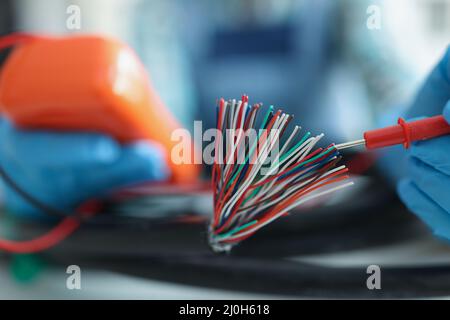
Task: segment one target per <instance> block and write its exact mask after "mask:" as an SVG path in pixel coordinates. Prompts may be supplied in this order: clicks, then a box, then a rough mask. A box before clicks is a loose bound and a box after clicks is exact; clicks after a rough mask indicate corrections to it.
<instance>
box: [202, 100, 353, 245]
mask: <svg viewBox="0 0 450 320" xmlns="http://www.w3.org/2000/svg"><path fill="white" fill-rule="evenodd" d="M260 107H261V104H254V105H252V106H251V105H250V104H249V103H248V97H247V96H245V95H244V96H243V97H242V99H241V100H239V101H236V100H228V101H225V100H224V99H220V101H219V104H218V106H217V129H218V137H217V139H216V149H215V162H214V166H213V173H212V183H213V194H214V214H213V217H212V219H211V222H210V225H209V230H208V231H209V232H208V240H209V244H210V246H211V248H212V249H213V250H214V251H215V252H229V251H230V250H231V249H232V248H233V247H234V246H235V245H237V244H239V243H240V242H241V241H243V240H245V239H247V238H248V237H250V236H251V235H253V234H254V233H255V232H257V231H258V230H260V229H261V228H263V227H264V226H266V225H268V224H270V223H271V222H273V221H275V220H277V219H278V218H280V217H282V216H285V215H287V214H288V212H289V211H290V210H292V209H293V208H295V207H297V206H299V205H302V204H303V203H305V202H307V201H310V200H312V199H315V198H318V197H321V196H324V195H326V194H330V193H332V192H334V191H337V190H339V189H342V188H345V187H347V186H350V185H352V184H353V183H352V182H349V181H348V180H347V179H348V178H349V177H348V175H347V174H346V173H347V171H348V169H347V168H346V167H345V166H344V165H340V166H339V165H338V163H339V161H340V159H341V156H340V154H339V150H338V149H337V148H336V146H335V145H334V144H331V145H329V146H327V147H326V148H316V145H317V144H318V142H319V141H320V140H321V139H322V138H323V136H324V134H319V135H317V136H312V135H311V133H310V132H306V133H304V134H303V135H302V134H299V133H300V131H301V129H300V127H299V126H294V128H293V129H291V130H292V131H291V132H290V133H289V134H287V133H286V132H287V131H288V125H289V123H290V122H291V120H292V118H293V116H292V115H289V114H286V113H283V112H282V111H281V110H277V111H274V107H273V106H270V107H269V109H268V110H267V111H265V112H264V113H263V117H262V118H261V119H258V112H259V111H260ZM252 138H253V139H252Z"/></svg>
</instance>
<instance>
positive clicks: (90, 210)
mask: <svg viewBox="0 0 450 320" xmlns="http://www.w3.org/2000/svg"><path fill="white" fill-rule="evenodd" d="M99 209H100V203H99V202H97V201H89V202H86V203H85V204H83V205H81V206H80V207H79V209H78V210H76V212H77V216H76V217H73V216H71V217H67V218H64V219H63V220H62V221H61V222H59V223H58V224H57V225H56V226H55V227H54V228H53V229H51V230H50V231H48V232H47V233H45V234H44V235H42V236H39V237H37V238H34V239H32V240H25V241H12V240H7V239H1V238H0V250H4V251H8V252H10V253H22V254H23V253H36V252H40V251H44V250H47V249H50V248H51V247H54V246H55V245H57V244H58V243H60V242H61V241H63V240H65V239H66V238H67V237H68V236H70V235H71V234H72V233H73V232H74V231H75V230H77V229H78V228H79V227H80V225H81V220H80V219H78V218H81V219H82V218H88V217H91V216H92V215H94V214H95V213H97V212H99Z"/></svg>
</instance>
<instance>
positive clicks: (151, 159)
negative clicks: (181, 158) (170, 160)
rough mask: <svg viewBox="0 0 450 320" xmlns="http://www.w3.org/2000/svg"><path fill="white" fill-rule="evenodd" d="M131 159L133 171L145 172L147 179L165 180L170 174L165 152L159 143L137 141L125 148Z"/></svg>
mask: <svg viewBox="0 0 450 320" xmlns="http://www.w3.org/2000/svg"><path fill="white" fill-rule="evenodd" d="M125 152H126V153H128V156H129V157H130V158H133V159H135V161H133V164H134V167H135V171H136V172H142V174H146V175H147V178H148V179H149V180H165V179H167V178H168V177H169V176H170V170H169V167H168V165H167V153H166V151H165V150H164V148H162V147H161V146H160V145H158V144H156V143H153V142H148V141H138V142H135V143H134V144H132V145H130V146H128V147H127V148H126V150H125Z"/></svg>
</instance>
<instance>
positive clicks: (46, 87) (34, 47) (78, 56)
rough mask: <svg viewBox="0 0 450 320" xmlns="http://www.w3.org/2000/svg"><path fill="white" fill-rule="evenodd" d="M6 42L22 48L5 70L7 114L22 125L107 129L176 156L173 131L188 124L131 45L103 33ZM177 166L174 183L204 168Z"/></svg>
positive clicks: (1, 91) (1, 96)
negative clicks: (171, 108) (175, 112)
mask: <svg viewBox="0 0 450 320" xmlns="http://www.w3.org/2000/svg"><path fill="white" fill-rule="evenodd" d="M8 37H9V38H8ZM0 39H1V40H0V42H1V41H2V40H3V44H5V43H8V42H10V43H11V44H15V45H16V46H15V48H14V50H13V52H12V53H11V54H10V56H9V57H8V59H7V60H6V62H5V63H4V65H3V67H2V69H1V74H0V107H1V112H2V113H3V114H5V115H6V116H7V117H8V118H10V119H12V121H13V122H14V123H15V124H16V125H18V126H19V127H23V128H30V129H56V130H70V131H73V130H83V131H93V132H100V133H106V134H109V135H111V136H113V137H114V138H115V139H117V140H118V141H119V142H121V143H128V142H132V141H135V140H137V139H148V140H152V141H156V142H158V143H159V144H161V145H162V146H163V147H164V148H165V149H166V151H167V155H168V158H170V152H171V149H172V147H173V146H174V144H175V143H176V142H174V141H171V139H170V136H171V133H172V132H173V130H175V129H177V128H179V127H180V125H179V124H178V123H177V121H176V120H175V119H174V117H173V116H172V115H171V114H170V112H169V111H168V110H167V108H166V107H165V106H164V104H163V103H162V102H161V100H160V98H159V97H158V95H157V93H156V92H155V91H154V90H153V88H152V86H151V85H150V83H149V79H148V76H147V73H146V71H145V69H144V66H143V65H142V63H141V62H140V60H139V58H138V57H137V55H136V54H135V53H134V51H133V50H132V49H130V48H129V47H128V46H126V45H125V44H123V43H122V42H119V41H117V40H114V39H110V38H105V37H101V36H95V35H72V36H66V37H41V36H34V35H20V34H19V35H10V36H7V37H4V38H3V39H2V38H0ZM169 161H170V159H169ZM170 167H171V171H172V181H174V182H178V183H181V182H192V181H194V180H196V178H197V177H198V173H199V168H198V166H195V165H191V164H181V165H175V164H173V163H170Z"/></svg>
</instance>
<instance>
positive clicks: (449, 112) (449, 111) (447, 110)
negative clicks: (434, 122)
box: [442, 100, 450, 124]
mask: <svg viewBox="0 0 450 320" xmlns="http://www.w3.org/2000/svg"><path fill="white" fill-rule="evenodd" d="M442 114H443V116H444V118H445V120H447V122H448V123H449V124H450V100H449V101H447V103H446V104H445V107H444V111H443V112H442Z"/></svg>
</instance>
